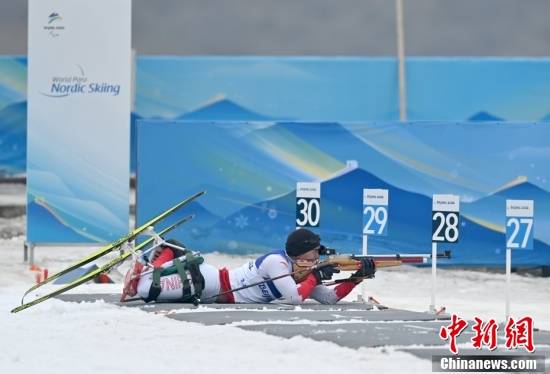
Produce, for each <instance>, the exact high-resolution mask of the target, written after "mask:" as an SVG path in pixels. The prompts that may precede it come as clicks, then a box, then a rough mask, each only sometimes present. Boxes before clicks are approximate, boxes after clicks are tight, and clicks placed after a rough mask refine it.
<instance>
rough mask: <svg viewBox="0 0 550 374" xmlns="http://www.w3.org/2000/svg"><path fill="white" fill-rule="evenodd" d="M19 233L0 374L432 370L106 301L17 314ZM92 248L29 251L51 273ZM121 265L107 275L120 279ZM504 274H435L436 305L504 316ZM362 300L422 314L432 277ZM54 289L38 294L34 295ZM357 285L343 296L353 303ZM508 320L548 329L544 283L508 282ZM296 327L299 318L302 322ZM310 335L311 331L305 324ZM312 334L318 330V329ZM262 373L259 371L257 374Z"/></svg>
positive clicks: (236, 259)
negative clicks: (527, 321)
mask: <svg viewBox="0 0 550 374" xmlns="http://www.w3.org/2000/svg"><path fill="white" fill-rule="evenodd" d="M21 222H22V221H21V220H20V219H19V221H17V219H16V220H11V221H10V220H6V221H4V222H3V224H2V225H3V228H4V230H5V231H6V232H7V231H9V232H12V231H14V232H18V231H20V230H19V229H18V227H19V226H20V224H21ZM23 242H24V237H23V236H16V237H13V238H7V239H1V240H0V295H1V297H0V331H1V334H0V352H2V354H0V368H1V369H2V370H1V371H2V372H3V373H41V374H45V373H56V374H57V373H76V372H78V373H79V374H82V373H122V372H133V373H157V372H163V371H164V370H176V372H181V373H185V372H218V371H220V370H221V371H223V372H224V373H243V372H244V373H246V372H255V371H258V370H259V371H261V372H262V373H280V372H285V373H293V372H300V373H301V372H304V370H307V371H308V372H310V371H311V372H337V373H354V374H357V373H359V372H370V373H376V372H384V373H394V372H395V373H402V372H403V368H407V369H406V371H407V373H427V372H431V362H430V361H428V360H422V359H420V358H417V357H415V356H413V355H410V354H408V353H404V352H399V351H397V350H396V348H395V347H387V348H361V349H358V350H355V349H350V348H344V347H340V346H338V345H336V344H334V343H330V342H318V341H313V340H310V339H307V338H303V337H294V338H291V339H284V338H279V337H275V336H270V335H265V334H263V333H260V332H253V331H244V330H241V329H239V328H238V327H236V326H203V325H200V324H195V323H188V322H180V321H176V320H172V319H169V318H166V317H165V316H163V315H157V314H153V313H146V312H144V311H141V310H138V309H134V308H122V307H117V306H114V305H110V304H107V303H104V302H102V301H98V302H94V303H80V304H77V303H66V302H62V301H59V300H55V299H53V300H48V301H46V302H44V303H42V304H39V305H36V306H34V307H32V308H29V309H27V310H25V311H22V312H20V313H17V314H11V313H10V310H11V309H12V308H13V307H15V306H17V305H18V304H19V302H20V298H21V296H22V294H23V292H24V291H25V290H26V289H28V288H29V287H30V286H32V285H33V284H34V279H35V273H34V272H31V271H29V266H28V264H26V263H24V262H23ZM92 250H93V248H90V247H76V248H55V247H39V248H37V249H36V253H35V262H36V264H37V265H38V266H40V267H42V268H47V269H48V270H49V272H50V274H51V273H53V272H55V271H58V270H60V269H63V268H64V267H66V266H68V265H69V264H70V263H72V262H73V261H75V260H77V259H78V258H80V257H82V256H84V255H86V254H88V253H90V252H91V251H92ZM205 258H206V261H207V262H209V263H211V264H213V265H216V266H228V267H230V268H231V267H236V266H239V265H241V264H242V263H244V262H245V261H247V260H248V259H249V258H250V257H246V256H230V255H226V254H219V253H213V254H207V255H206V256H205ZM126 267H127V264H125V265H123V266H122V267H121V268H120V269H119V271H114V272H113V277H114V278H115V279H118V280H120V279H121V278H122V273H124V271H125V269H126ZM504 286H505V279H504V275H503V274H495V273H483V272H474V271H464V270H443V269H440V270H439V271H438V286H437V306H446V307H447V311H448V312H449V313H456V314H458V315H459V316H460V317H462V318H468V319H472V318H473V317H474V316H480V317H483V318H495V319H497V320H500V321H502V320H503V319H504ZM366 287H367V294H368V295H369V296H370V295H372V296H374V297H375V298H376V299H377V300H379V301H380V302H382V303H384V304H386V305H388V306H391V307H394V308H402V309H408V310H415V311H426V310H427V308H428V304H429V301H430V291H431V270H430V269H418V268H413V267H405V266H402V267H397V268H391V269H384V270H380V271H379V272H377V274H376V278H375V279H373V280H370V281H368V283H367V286H366ZM120 288H121V285H120V284H119V283H117V284H111V285H102V284H86V285H82V286H80V287H77V288H76V289H74V290H73V291H72V292H74V293H113V292H119V291H120ZM51 289H52V288H49V286H48V287H44V289H43V290H42V291H41V292H46V291H48V290H51ZM360 291H361V290H360V288H359V287H357V288H356V290H354V292H353V293H352V294H351V295H349V296H348V298H347V299H348V300H350V301H351V300H355V299H356V297H357V295H358V294H359V293H360ZM512 295H513V300H512V313H513V315H514V316H517V317H521V316H524V315H531V316H533V317H534V318H535V324H536V327H539V328H543V329H546V330H548V329H550V279H548V278H537V277H529V276H519V275H515V274H514V275H513V276H512ZM300 322H301V323H303V322H304V321H300ZM312 328H315V327H314V326H312ZM317 328H319V326H317ZM259 368H261V370H260V369H259Z"/></svg>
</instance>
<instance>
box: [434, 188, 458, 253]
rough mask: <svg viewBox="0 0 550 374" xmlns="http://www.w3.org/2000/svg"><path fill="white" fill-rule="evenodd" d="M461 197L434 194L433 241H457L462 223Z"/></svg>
mask: <svg viewBox="0 0 550 374" xmlns="http://www.w3.org/2000/svg"><path fill="white" fill-rule="evenodd" d="M459 208H460V199H459V197H458V196H457V195H433V200H432V241H433V242H441V243H457V242H458V235H459V223H460V212H459V210H460V209H459Z"/></svg>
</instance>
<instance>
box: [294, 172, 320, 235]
mask: <svg viewBox="0 0 550 374" xmlns="http://www.w3.org/2000/svg"><path fill="white" fill-rule="evenodd" d="M320 220H321V184H320V183H306V182H298V183H297V185H296V226H297V227H317V226H319V221H320Z"/></svg>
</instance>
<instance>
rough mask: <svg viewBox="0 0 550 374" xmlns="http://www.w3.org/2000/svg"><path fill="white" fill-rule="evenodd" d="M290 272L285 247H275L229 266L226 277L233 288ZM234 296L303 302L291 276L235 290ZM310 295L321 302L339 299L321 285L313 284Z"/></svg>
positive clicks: (254, 300)
mask: <svg viewBox="0 0 550 374" xmlns="http://www.w3.org/2000/svg"><path fill="white" fill-rule="evenodd" d="M291 272H292V261H291V260H290V258H289V257H288V255H287V254H286V252H285V251H284V250H278V251H273V252H270V253H267V254H265V255H263V256H261V257H258V258H257V259H256V260H254V261H250V262H248V263H246V264H244V265H243V266H241V267H239V268H237V269H233V270H229V281H230V283H231V288H232V289H235V288H239V287H243V286H247V285H249V284H253V283H258V282H260V281H263V280H266V279H271V278H275V277H279V276H281V275H284V274H289V273H291ZM233 296H234V297H235V302H236V303H269V302H271V301H273V300H277V301H279V302H281V303H289V304H300V303H302V302H303V299H302V296H301V295H300V294H299V293H298V285H297V284H296V282H295V281H294V278H292V276H287V277H282V278H280V279H276V280H273V281H266V282H265V283H260V284H259V285H257V286H253V287H249V288H245V289H243V290H240V291H235V292H233ZM310 297H311V298H313V299H315V300H317V301H319V302H320V303H323V304H334V303H336V302H337V301H338V297H337V295H336V293H335V292H334V291H333V290H332V289H330V288H328V287H326V286H323V285H319V286H316V287H315V288H314V290H313V292H312V293H311V295H310Z"/></svg>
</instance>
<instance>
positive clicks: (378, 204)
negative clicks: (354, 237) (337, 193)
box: [363, 188, 388, 236]
mask: <svg viewBox="0 0 550 374" xmlns="http://www.w3.org/2000/svg"><path fill="white" fill-rule="evenodd" d="M387 233H388V190H382V189H368V188H365V189H363V234H364V235H380V236H386V235H387Z"/></svg>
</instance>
